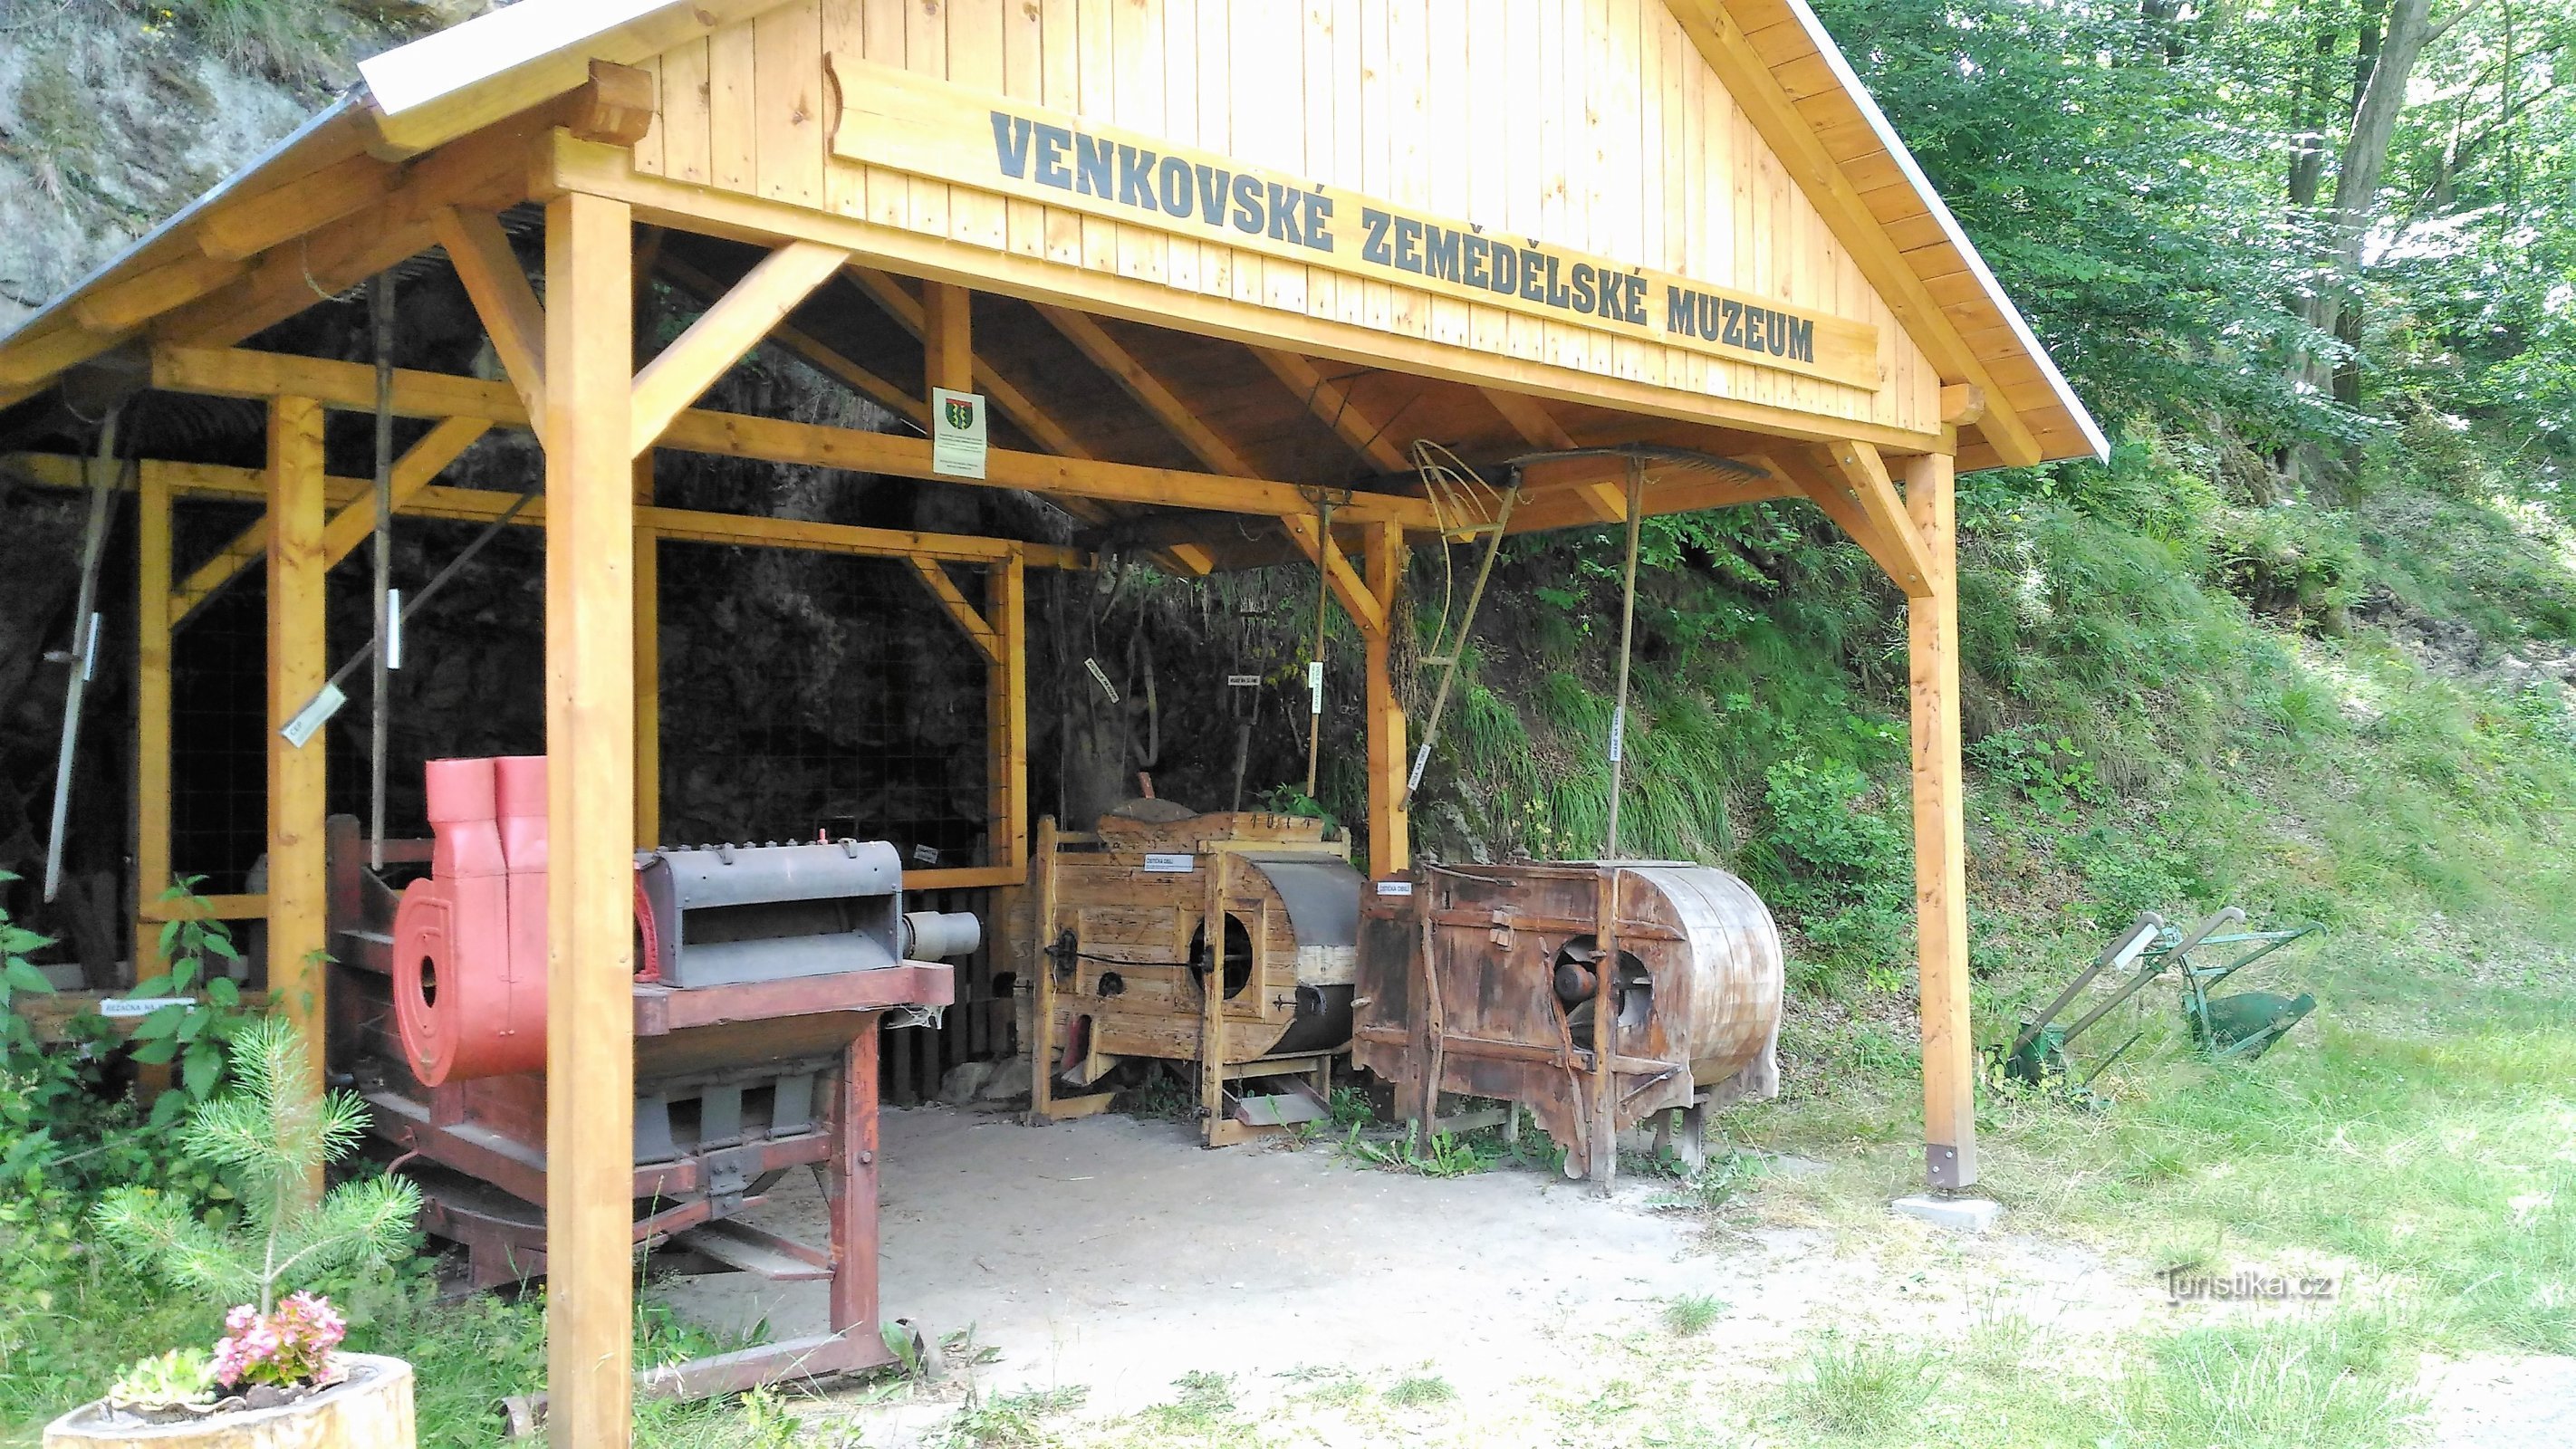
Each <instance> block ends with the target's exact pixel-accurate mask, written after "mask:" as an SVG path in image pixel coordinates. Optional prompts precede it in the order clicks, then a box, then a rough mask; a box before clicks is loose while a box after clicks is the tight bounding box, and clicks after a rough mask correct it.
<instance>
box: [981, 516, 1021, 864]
mask: <svg viewBox="0 0 2576 1449" xmlns="http://www.w3.org/2000/svg"><path fill="white" fill-rule="evenodd" d="M990 577H991V582H990V583H989V584H987V585H986V594H985V601H984V618H985V620H986V621H987V622H989V623H990V624H991V625H992V626H993V630H994V632H995V633H997V634H998V635H1000V636H1001V646H1002V657H1001V658H999V659H997V660H995V661H994V662H993V664H992V666H991V667H990V668H988V669H986V670H985V671H984V678H985V697H984V708H985V710H986V711H987V713H988V715H989V718H990V723H989V725H988V726H987V732H988V733H989V734H990V736H991V738H992V740H993V764H992V778H991V780H990V781H989V782H988V785H987V789H988V791H989V792H990V795H991V803H990V805H989V806H988V807H987V813H989V814H990V815H991V816H992V817H993V826H992V829H993V835H992V842H991V844H990V845H989V846H987V847H986V849H985V860H984V863H985V864H987V865H1002V866H1009V867H1010V868H1011V869H1013V870H1023V871H1024V870H1026V869H1027V867H1028V862H1029V648H1028V646H1029V638H1028V635H1029V631H1028V618H1027V615H1028V568H1027V564H1026V562H1025V561H1024V560H1023V559H1022V557H1021V555H1020V554H1019V553H1018V552H1017V551H1014V552H1013V553H1012V555H1011V558H1010V561H1009V562H1007V563H1005V564H1003V565H1002V566H1001V567H1000V568H997V569H995V570H993V571H992V574H991V576H990Z"/></svg>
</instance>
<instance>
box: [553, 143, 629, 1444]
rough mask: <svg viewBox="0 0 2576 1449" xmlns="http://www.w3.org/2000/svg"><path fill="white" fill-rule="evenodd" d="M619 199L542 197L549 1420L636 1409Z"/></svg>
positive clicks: (580, 1426) (565, 1436) (564, 1422)
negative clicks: (544, 201)
mask: <svg viewBox="0 0 2576 1449" xmlns="http://www.w3.org/2000/svg"><path fill="white" fill-rule="evenodd" d="M632 246H633V237H632V232H631V225H630V221H629V216H628V212H627V208H626V205H625V204H624V203H623V202H613V201H606V200H603V199H601V198H599V197H595V196H588V195H584V194H582V193H579V192H573V193H568V194H566V195H564V196H562V197H559V198H557V199H556V200H554V201H551V202H549V203H547V205H546V378H545V401H546V428H545V447H546V743H547V754H548V767H547V772H546V774H547V791H548V795H547V802H546V835H547V840H548V845H549V851H550V856H551V868H550V869H549V870H548V871H547V875H546V882H547V896H546V907H547V911H546V915H547V928H546V940H547V946H548V951H547V962H548V964H547V976H546V990H547V997H546V1085H547V1092H546V1177H547V1193H546V1245H547V1254H546V1257H547V1267H548V1269H549V1270H550V1273H551V1281H550V1283H549V1285H548V1288H547V1293H546V1380H547V1385H548V1389H549V1393H550V1398H551V1402H550V1410H549V1415H548V1418H547V1423H546V1429H547V1434H548V1437H549V1438H550V1439H551V1441H552V1442H553V1443H554V1444H555V1445H557V1446H559V1449H611V1446H623V1445H625V1444H626V1443H627V1442H628V1437H629V1429H630V1425H631V1422H632V1416H633V1408H634V1379H633V1377H632V1369H633V1362H632V1360H633V1356H634V1343H633V1340H634V1274H633V1272H632V1264H631V1261H630V1259H631V1248H632V1237H633V1228H634V1223H633V1203H632V1198H633V1192H634V1170H635V1169H634V1141H635V1127H634V1123H635V1035H634V1031H633V1028H632V1026H631V1022H632V1021H633V1019H634V1006H633V997H632V993H633V990H634V976H635V963H634V943H633V939H632V937H633V932H634V929H635V917H634V909H635V908H634V901H635V866H634V841H635V825H636V816H635V638H634V634H635V598H634V583H635V575H634V566H635V538H634V524H635V505H634V470H633V462H634V455H635V449H634V447H633V445H632V442H631V440H630V438H631V432H632V426H631V419H632V417H633V405H632V401H631V390H632V386H633V373H632V370H631V369H632V362H631V360H630V359H631V356H632V354H631V349H630V343H629V333H630V329H631V325H632V315H633V312H632V309H633V287H632V282H631V275H632V262H633V253H632Z"/></svg>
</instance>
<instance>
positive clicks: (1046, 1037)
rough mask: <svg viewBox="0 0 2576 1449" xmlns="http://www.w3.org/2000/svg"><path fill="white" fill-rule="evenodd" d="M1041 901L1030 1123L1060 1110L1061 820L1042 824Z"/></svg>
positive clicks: (1035, 915)
mask: <svg viewBox="0 0 2576 1449" xmlns="http://www.w3.org/2000/svg"><path fill="white" fill-rule="evenodd" d="M1034 849H1035V850H1036V852H1037V881H1036V887H1035V894H1036V896H1037V899H1036V900H1035V901H1033V902H1031V903H1030V906H1029V959H1028V960H1027V961H1026V962H1024V963H1022V968H1021V969H1023V970H1025V971H1027V972H1028V973H1029V1033H1028V1041H1027V1042H1026V1043H1024V1045H1025V1046H1026V1047H1027V1049H1028V1053H1029V1121H1030V1122H1031V1123H1032V1124H1035V1123H1039V1122H1046V1121H1050V1120H1052V1119H1053V1117H1054V1107H1055V958H1054V957H1053V956H1050V955H1048V954H1047V953H1048V951H1049V950H1051V949H1052V948H1053V947H1054V945H1055V929H1056V928H1055V863H1056V846H1055V817H1054V816H1052V815H1047V816H1042V817H1040V818H1039V820H1038V838H1037V844H1036V846H1035V847H1034Z"/></svg>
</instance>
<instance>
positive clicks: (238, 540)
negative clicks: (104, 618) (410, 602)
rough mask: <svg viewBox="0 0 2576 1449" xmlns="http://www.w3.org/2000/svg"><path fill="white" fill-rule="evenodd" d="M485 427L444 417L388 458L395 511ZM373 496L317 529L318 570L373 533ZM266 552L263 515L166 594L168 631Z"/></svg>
mask: <svg viewBox="0 0 2576 1449" xmlns="http://www.w3.org/2000/svg"><path fill="white" fill-rule="evenodd" d="M491 426H492V425H491V424H490V423H488V422H485V421H484V420H483V419H481V418H449V419H447V420H446V421H444V422H442V423H440V424H439V425H438V426H436V427H434V428H431V429H430V430H429V432H428V433H427V434H425V435H423V436H422V438H421V440H420V441H419V442H417V443H414V444H412V445H411V446H410V447H409V448H408V449H405V450H404V452H403V455H402V456H401V457H400V458H398V459H396V460H394V471H393V490H392V492H393V506H394V509H395V511H396V512H400V511H401V510H402V508H403V506H404V505H405V504H407V503H409V502H410V501H411V500H412V499H413V498H415V497H417V496H419V494H420V492H421V490H422V489H424V488H427V487H428V486H429V484H430V480H432V479H434V478H436V477H437V476H438V475H439V474H440V473H442V472H444V471H446V468H447V465H448V464H450V463H453V462H455V461H456V460H457V458H458V457H459V456H460V455H462V454H463V453H464V451H465V450H466V449H467V448H469V447H471V446H473V444H474V440H475V439H477V438H480V437H482V436H483V434H484V433H485V432H487V431H489V430H490V429H491ZM374 494H375V488H374V485H373V484H369V485H368V488H367V496H366V497H363V498H360V499H358V500H357V501H356V502H353V503H349V504H347V505H345V506H343V507H342V508H341V509H340V511H339V512H337V513H334V514H332V515H331V521H330V522H329V523H327V524H325V525H323V528H322V567H323V568H325V569H328V568H330V567H331V566H332V565H333V564H336V563H338V562H339V561H340V560H342V559H344V558H347V557H348V556H349V553H350V551H351V550H352V549H355V548H356V547H357V546H358V545H359V544H360V543H362V542H364V541H365V539H366V537H367V535H368V534H370V533H372V532H374V531H375V526H376V501H375V497H374ZM267 551H268V520H267V519H266V518H265V517H263V518H261V519H260V520H259V521H258V522H257V523H254V524H252V525H251V526H250V527H248V528H245V529H243V530H242V531H241V533H240V534H239V535H237V536H236V537H235V538H234V539H233V541H232V542H230V543H228V544H225V545H224V547H223V550H222V551H221V552H219V553H217V554H216V555H215V556H214V557H213V558H211V559H208V560H206V562H205V563H204V564H202V565H200V566H199V567H198V569H197V571H196V572H195V573H192V574H190V575H188V577H187V579H186V580H185V581H184V582H182V583H181V584H180V585H179V587H178V589H177V590H176V591H175V592H173V593H172V594H171V595H170V623H171V625H172V627H176V626H177V625H178V624H179V623H180V622H181V621H182V620H185V619H186V618H187V617H188V616H189V615H190V614H193V613H195V612H196V611H197V608H198V606H199V605H201V604H203V603H205V602H206V600H207V599H209V598H212V597H213V596H214V592H215V590H217V589H219V588H222V587H223V586H224V585H225V584H227V583H229V582H231V580H232V578H233V576H234V575H235V574H238V573H240V572H241V571H242V570H243V569H246V568H248V567H250V566H251V565H252V564H254V563H257V562H258V561H259V559H260V556H261V555H262V554H264V553H266V552H267Z"/></svg>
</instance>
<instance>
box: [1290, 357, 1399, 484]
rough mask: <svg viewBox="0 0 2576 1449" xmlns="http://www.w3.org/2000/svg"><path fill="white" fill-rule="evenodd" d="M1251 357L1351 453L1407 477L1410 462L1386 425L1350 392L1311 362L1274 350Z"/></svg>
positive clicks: (1376, 465)
mask: <svg viewBox="0 0 2576 1449" xmlns="http://www.w3.org/2000/svg"><path fill="white" fill-rule="evenodd" d="M1252 355H1253V356H1255V357H1258V358H1260V359H1261V365H1262V366H1264V367H1267V368H1269V369H1270V374H1271V376H1273V377H1276V378H1278V379H1279V380H1280V381H1281V382H1283V383H1285V384H1287V386H1288V390H1289V391H1290V392H1293V393H1295V394H1297V396H1298V397H1300V398H1302V399H1304V400H1305V403H1306V408H1307V411H1309V412H1312V413H1313V414H1314V415H1315V416H1316V417H1318V418H1321V419H1322V420H1323V422H1324V425H1325V426H1326V427H1329V428H1331V429H1332V430H1333V432H1334V434H1335V435H1336V436H1338V437H1340V438H1341V440H1342V441H1343V442H1345V443H1348V444H1350V447H1351V451H1352V452H1354V453H1357V454H1359V455H1360V456H1361V457H1363V458H1365V459H1367V460H1368V461H1369V462H1370V464H1371V465H1373V466H1374V467H1376V469H1377V470H1378V471H1379V472H1381V473H1409V472H1411V471H1412V470H1413V463H1412V460H1411V459H1409V458H1407V457H1405V456H1404V449H1402V448H1400V447H1397V446H1396V444H1395V440H1394V439H1392V438H1390V437H1388V436H1387V435H1386V425H1385V424H1383V423H1380V422H1379V421H1377V420H1376V419H1374V418H1372V417H1370V416H1369V415H1368V414H1367V413H1365V412H1363V411H1361V410H1360V408H1359V407H1358V406H1357V405H1356V404H1354V403H1353V402H1352V401H1351V394H1350V389H1348V388H1346V387H1344V386H1342V385H1341V384H1340V383H1337V382H1334V381H1333V380H1332V379H1330V378H1328V377H1326V376H1324V373H1323V369H1321V368H1319V367H1317V366H1316V365H1315V364H1314V362H1313V361H1312V360H1311V359H1308V358H1305V357H1302V356H1299V355H1298V354H1296V353H1294V352H1283V351H1281V350H1279V349H1278V348H1276V347H1256V348H1254V349H1252Z"/></svg>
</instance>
